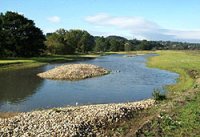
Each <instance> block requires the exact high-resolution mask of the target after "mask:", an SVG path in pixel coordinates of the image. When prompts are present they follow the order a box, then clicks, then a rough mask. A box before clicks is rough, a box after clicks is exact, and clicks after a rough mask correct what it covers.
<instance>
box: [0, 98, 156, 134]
mask: <svg viewBox="0 0 200 137" xmlns="http://www.w3.org/2000/svg"><path fill="white" fill-rule="evenodd" d="M154 103H155V101H154V100H152V99H148V100H144V101H139V102H129V103H120V104H99V105H88V106H75V107H72V106H71V107H64V108H53V109H48V110H40V111H32V112H27V113H20V114H19V115H17V116H15V117H11V118H8V119H0V136H2V137H4V136H16V135H17V136H98V135H101V134H102V130H103V129H106V128H107V126H108V125H111V124H113V123H115V122H118V121H120V120H123V119H128V118H131V117H132V115H133V113H134V112H136V111H139V110H143V109H146V108H148V107H151V106H153V105H154Z"/></svg>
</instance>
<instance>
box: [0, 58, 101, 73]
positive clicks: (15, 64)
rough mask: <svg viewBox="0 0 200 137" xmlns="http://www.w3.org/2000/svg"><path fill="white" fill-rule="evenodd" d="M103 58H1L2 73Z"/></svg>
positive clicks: (0, 69)
mask: <svg viewBox="0 0 200 137" xmlns="http://www.w3.org/2000/svg"><path fill="white" fill-rule="evenodd" d="M99 56H101V55H100V54H88V55H50V56H43V57H32V58H1V59H0V72H1V71H8V70H17V69H26V68H34V67H39V66H42V65H46V64H48V63H53V62H71V61H79V60H85V59H93V58H96V57H99Z"/></svg>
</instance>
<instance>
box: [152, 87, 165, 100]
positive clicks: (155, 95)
mask: <svg viewBox="0 0 200 137" xmlns="http://www.w3.org/2000/svg"><path fill="white" fill-rule="evenodd" d="M152 96H153V98H154V99H155V100H158V101H160V100H164V99H166V95H165V94H163V93H161V92H160V90H159V89H154V91H153V93H152Z"/></svg>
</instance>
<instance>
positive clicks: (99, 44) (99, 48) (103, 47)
mask: <svg viewBox="0 0 200 137" xmlns="http://www.w3.org/2000/svg"><path fill="white" fill-rule="evenodd" d="M108 50H109V41H108V40H107V39H105V38H104V37H96V38H95V48H94V51H96V52H105V51H108Z"/></svg>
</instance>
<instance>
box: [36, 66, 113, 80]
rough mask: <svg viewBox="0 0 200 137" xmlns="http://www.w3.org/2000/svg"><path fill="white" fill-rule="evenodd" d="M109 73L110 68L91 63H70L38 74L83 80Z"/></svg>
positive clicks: (45, 76) (53, 77) (60, 78)
mask: <svg viewBox="0 0 200 137" xmlns="http://www.w3.org/2000/svg"><path fill="white" fill-rule="evenodd" d="M108 73H109V71H108V70H106V69H104V68H102V67H99V66H95V65H91V64H70V65H62V66H59V67H56V68H54V69H51V70H49V71H46V72H43V73H39V74H38V76H39V77H41V78H46V79H54V80H81V79H86V78H91V77H97V76H102V75H105V74H108Z"/></svg>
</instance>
